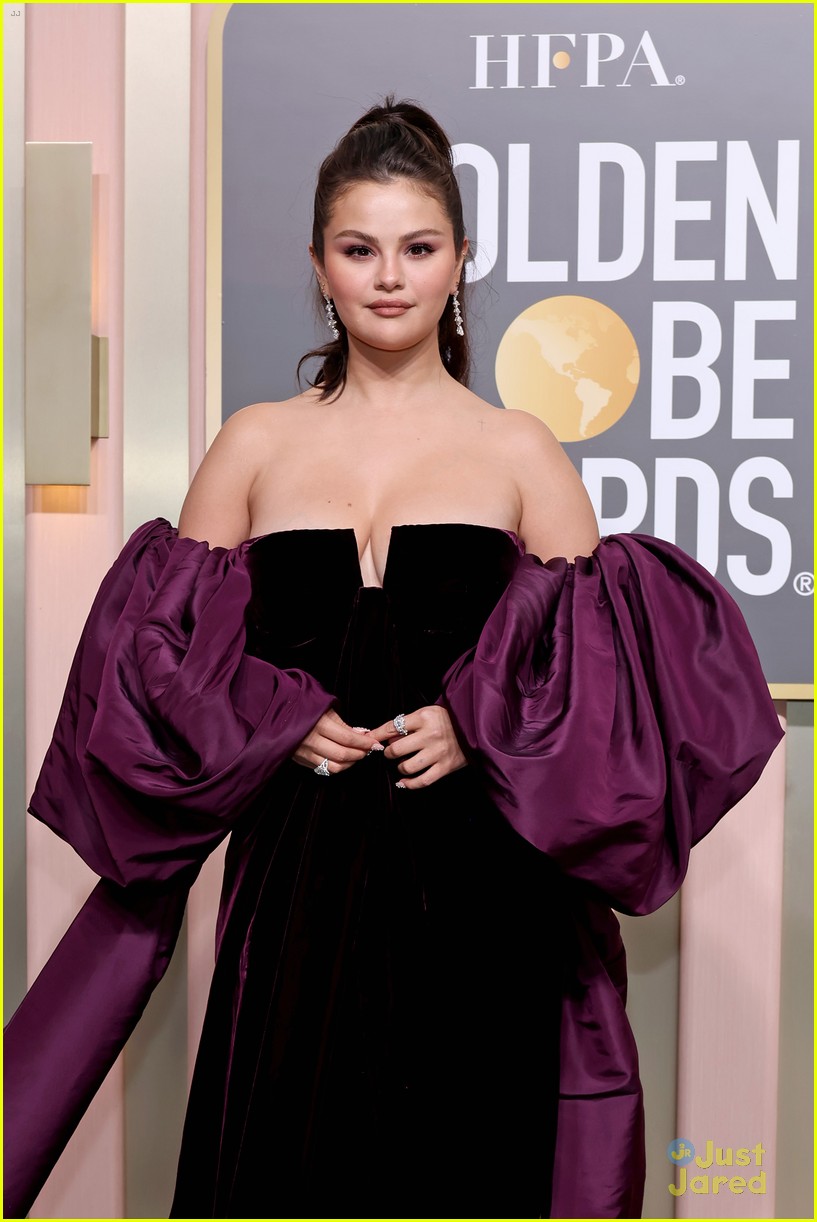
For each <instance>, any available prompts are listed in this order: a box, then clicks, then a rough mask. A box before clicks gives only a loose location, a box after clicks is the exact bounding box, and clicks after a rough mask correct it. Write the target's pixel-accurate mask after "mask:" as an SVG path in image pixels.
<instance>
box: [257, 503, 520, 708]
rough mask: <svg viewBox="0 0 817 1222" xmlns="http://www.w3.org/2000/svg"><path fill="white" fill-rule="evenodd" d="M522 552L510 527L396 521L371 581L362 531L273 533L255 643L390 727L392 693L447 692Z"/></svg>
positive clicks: (430, 695)
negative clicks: (445, 685) (448, 678)
mask: <svg viewBox="0 0 817 1222" xmlns="http://www.w3.org/2000/svg"><path fill="white" fill-rule="evenodd" d="M519 555H520V544H519V542H518V540H517V538H516V536H515V535H514V534H513V533H512V532H510V531H505V530H501V529H499V528H498V527H493V526H479V525H473V524H469V523H457V522H453V523H433V524H429V525H404V526H395V527H393V528H392V531H391V538H390V544H389V551H388V557H387V563H386V568H385V571H384V574H383V585H382V587H381V586H366V585H364V584H363V579H362V575H361V570H360V562H359V559H358V552H357V542H356V538H355V532H354V530H353V529H352V528H348V529H346V528H341V529H334V530H333V529H328V530H313V529H298V530H287V531H281V532H277V533H272V534H267V535H262V536H260V537H259V538H257V539H255V540H253V541H251V543H250V545H249V547H248V550H247V565H248V568H249V571H250V575H251V579H252V589H253V594H252V599H251V602H250V605H249V608H248V616H247V649H248V651H249V652H250V653H253V654H255V655H256V656H258V657H261V658H264V660H265V661H268V662H271V663H273V664H274V665H275V666H278V667H280V668H282V669H291V668H295V669H299V670H305V671H307V672H308V673H309V674H311V675H313V676H314V677H315V678H316V679H318V681H319V682H320V683H321V684H322V685H323V686H324V687H325V688H327V690H329V691H331V692H333V693H334V694H336V695H337V697H338V699H339V701H340V703H341V706H342V707H341V710H340V711H341V713H342V715H343V716H344V717H345V718H347V719H354V720H355V722H360V723H361V724H367V725H368V724H379V723H380V722H381V721H382V720H383V719H384V718H385V717H386V716H388V715H389V711H390V709H389V702H390V701H394V700H397V701H399V702H401V707H403V706H405V708H406V709H409V708H416V707H419V706H420V705H422V704H429V703H433V702H434V701H435V700H436V699H437V697H438V695H439V693H440V681H441V679H442V677H443V675H444V674H445V672H446V670H447V669H448V668H449V666H451V664H452V663H453V662H454V661H456V659H457V658H458V657H460V656H461V655H462V654H463V653H464V652H465V651H466V650H468V649H470V648H471V647H472V646H473V645H474V644H475V643H476V641H477V639H478V637H479V634H480V632H481V630H482V627H483V625H484V623H485V620H486V619H487V617H488V615H490V613H491V611H492V610H493V608H494V606H495V605H496V602H497V600H498V599H499V597H500V596H501V594H502V592H503V590H504V589H505V587H506V585H507V584H508V582H509V580H510V578H511V576H512V574H513V571H514V567H515V565H516V563H517V561H518V559H519ZM394 711H395V712H397V711H400V710H399V709H397V708H396V707H395V709H394Z"/></svg>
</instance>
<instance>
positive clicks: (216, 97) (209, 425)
mask: <svg viewBox="0 0 817 1222" xmlns="http://www.w3.org/2000/svg"><path fill="white" fill-rule="evenodd" d="M232 7H233V6H232V5H231V4H219V5H214V6H213V16H212V18H211V22H210V29H209V31H208V35H207V168H206V187H205V192H206V194H205V209H206V217H205V323H204V326H205V335H204V360H205V388H206V389H205V409H204V444H205V447H209V446H210V445H212V443H213V440H214V438H215V436H216V433H217V432H218V431H219V429H220V428H221V314H222V286H221V226H222V207H221V166H222V121H223V113H224V109H223V107H224V92H223V79H224V78H223V68H224V25H225V22H226V20H227V14H228V13H229V11H230V9H231V8H232Z"/></svg>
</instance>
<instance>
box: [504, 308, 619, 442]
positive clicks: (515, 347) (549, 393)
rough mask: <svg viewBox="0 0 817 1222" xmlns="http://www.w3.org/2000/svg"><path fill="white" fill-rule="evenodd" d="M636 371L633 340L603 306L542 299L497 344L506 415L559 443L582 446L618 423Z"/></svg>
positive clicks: (615, 317) (616, 318)
mask: <svg viewBox="0 0 817 1222" xmlns="http://www.w3.org/2000/svg"><path fill="white" fill-rule="evenodd" d="M640 369H641V362H640V359H639V355H638V346H637V345H636V342H635V339H634V338H633V334H632V332H631V331H630V329H629V327H628V326H627V325H626V323H624V322H623V321H622V320H621V319H620V318H619V316H618V314H616V313H615V312H614V311H613V310H611V309H610V308H609V307H608V306H606V305H602V304H601V302H599V301H594V300H593V298H592V297H567V296H566V297H546V298H545V299H544V300H543V301H537V302H536V303H535V304H534V305H532V306H529V307H528V308H527V309H526V310H523V311H522V313H521V314H520V315H519V316H518V317H517V318H515V319H514V320H513V322H512V323H511V325H510V326H509V327H508V329H507V330H506V332H505V334H504V335H503V336H502V339H501V341H500V344H499V349H498V351H497V355H496V384H497V389H498V390H499V394H500V398H501V399H502V402H503V404H504V405H505V407H512V408H520V409H522V410H524V411H528V412H531V413H532V414H533V415H534V416H538V417H539V418H540V419H541V420H544V422H545V424H547V425H548V426H549V427H550V428H551V429H552V431H553V432H554V433H555V435H556V436H557V437H558V439H559V441H585V440H586V439H587V438H588V437H597V436H598V434H599V433H604V432H605V431H606V430H607V429H609V428H610V427H611V426H612V425H614V424H615V423H616V421H617V420H620V419H621V417H622V416H623V415H624V413H625V412H626V411H627V408H628V407H629V406H630V404H631V403H632V401H633V397H634V395H635V392H636V390H637V389H638V379H639V374H640Z"/></svg>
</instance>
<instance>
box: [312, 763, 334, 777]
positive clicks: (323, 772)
mask: <svg viewBox="0 0 817 1222" xmlns="http://www.w3.org/2000/svg"><path fill="white" fill-rule="evenodd" d="M312 771H313V772H315V773H317V775H318V776H331V775H332V773H331V772H330V771H329V760H328V759H325V760H321V762H320V763H319V764H318V766H317V768H313V769H312Z"/></svg>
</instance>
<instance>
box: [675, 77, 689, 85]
mask: <svg viewBox="0 0 817 1222" xmlns="http://www.w3.org/2000/svg"><path fill="white" fill-rule="evenodd" d="M686 83H687V78H686V77H685V76H676V78H675V84H676V85H686Z"/></svg>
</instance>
